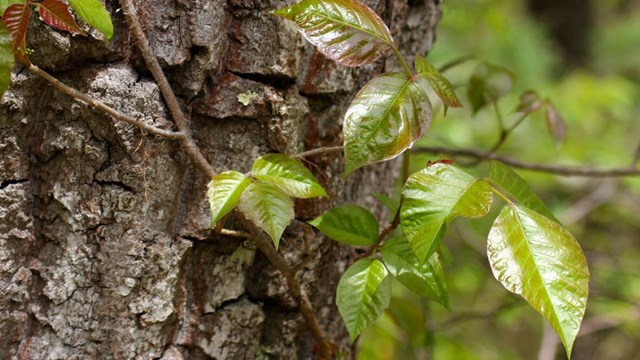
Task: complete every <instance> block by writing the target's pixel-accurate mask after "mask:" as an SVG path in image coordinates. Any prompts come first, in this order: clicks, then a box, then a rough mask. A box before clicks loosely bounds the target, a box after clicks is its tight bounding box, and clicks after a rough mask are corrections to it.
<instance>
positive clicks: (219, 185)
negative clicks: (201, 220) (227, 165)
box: [207, 171, 251, 227]
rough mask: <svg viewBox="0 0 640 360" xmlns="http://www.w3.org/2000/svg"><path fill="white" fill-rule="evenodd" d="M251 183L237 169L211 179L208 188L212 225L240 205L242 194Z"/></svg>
mask: <svg viewBox="0 0 640 360" xmlns="http://www.w3.org/2000/svg"><path fill="white" fill-rule="evenodd" d="M250 183H251V180H249V179H248V178H247V177H246V176H244V175H243V174H241V173H239V172H236V171H226V172H223V173H221V174H218V175H216V176H214V177H213V179H211V182H209V189H208V190H207V197H208V198H209V205H210V206H211V227H214V226H215V224H216V223H217V222H218V221H220V219H222V218H223V217H224V216H225V215H227V214H228V213H229V212H230V211H231V210H233V208H235V207H236V206H237V205H238V202H239V201H240V195H242V192H243V191H244V189H245V188H246V187H247V186H249V184H250Z"/></svg>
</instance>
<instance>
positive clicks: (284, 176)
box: [251, 154, 327, 199]
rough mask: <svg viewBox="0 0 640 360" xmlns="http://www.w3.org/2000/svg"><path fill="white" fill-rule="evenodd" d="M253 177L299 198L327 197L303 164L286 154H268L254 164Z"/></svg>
mask: <svg viewBox="0 0 640 360" xmlns="http://www.w3.org/2000/svg"><path fill="white" fill-rule="evenodd" d="M251 173H252V175H253V176H254V177H255V178H257V179H260V180H262V181H264V182H268V183H271V184H273V185H276V186H277V187H279V188H280V190H282V191H284V192H285V193H286V194H287V195H289V196H293V197H297V198H303V199H306V198H311V197H316V196H327V193H326V192H325V191H324V189H323V188H322V185H320V183H319V182H318V180H317V179H316V178H315V176H313V174H312V173H311V171H309V169H307V168H306V167H304V165H302V163H301V162H299V161H298V160H296V159H294V158H292V157H291V156H288V155H284V154H267V155H264V156H261V157H259V158H258V159H256V161H254V162H253V169H252V170H251Z"/></svg>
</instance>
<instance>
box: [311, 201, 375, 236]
mask: <svg viewBox="0 0 640 360" xmlns="http://www.w3.org/2000/svg"><path fill="white" fill-rule="evenodd" d="M309 224H311V225H313V226H315V227H316V228H317V229H319V230H320V231H321V232H322V233H323V234H325V235H326V236H328V237H330V238H331V239H333V240H335V241H338V242H341V243H343V244H349V245H355V246H365V245H373V244H374V243H375V242H376V240H377V239H378V220H377V219H376V218H375V216H373V214H371V213H370V212H369V210H367V209H365V208H362V207H360V206H356V205H345V206H342V207H339V208H334V209H331V210H329V211H327V212H325V213H324V214H322V215H320V216H319V217H317V218H315V219H314V220H312V221H310V222H309Z"/></svg>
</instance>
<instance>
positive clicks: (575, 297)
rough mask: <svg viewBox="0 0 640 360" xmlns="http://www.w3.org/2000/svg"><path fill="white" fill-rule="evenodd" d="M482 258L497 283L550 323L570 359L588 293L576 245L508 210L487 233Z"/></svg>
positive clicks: (546, 222) (545, 224)
mask: <svg viewBox="0 0 640 360" xmlns="http://www.w3.org/2000/svg"><path fill="white" fill-rule="evenodd" d="M487 253H488V256H489V263H490V264H491V269H492V271H493V275H494V276H495V277H496V279H498V281H500V283H502V285H504V287H505V288H507V290H509V291H511V292H513V293H516V294H519V295H521V296H522V297H523V298H524V299H525V300H527V302H529V304H531V306H532V307H533V308H534V309H536V310H537V311H538V312H539V313H540V314H542V316H544V317H545V318H546V319H547V320H548V321H549V323H551V326H553V328H554V329H555V331H556V333H558V335H559V336H560V339H561V340H562V343H563V344H564V346H565V348H566V350H567V353H568V355H569V357H571V348H572V347H573V342H574V340H575V338H576V336H577V334H578V330H579V329H580V323H581V322H582V318H583V316H584V312H585V309H586V305H587V296H588V291H589V269H588V268H587V262H586V259H585V256H584V254H583V253H582V250H581V249H580V245H579V244H578V242H577V241H576V240H575V239H574V238H573V236H571V234H570V233H569V232H568V231H567V230H565V229H564V228H563V227H562V226H560V225H559V224H558V223H556V222H554V221H552V220H550V219H548V218H546V217H544V216H542V215H540V214H538V213H536V212H535V211H533V210H530V209H527V208H526V207H524V206H520V205H517V204H507V205H505V207H504V208H503V209H502V211H501V212H500V215H499V216H498V218H497V219H496V221H495V223H494V224H493V227H492V228H491V231H490V232H489V240H488V243H487Z"/></svg>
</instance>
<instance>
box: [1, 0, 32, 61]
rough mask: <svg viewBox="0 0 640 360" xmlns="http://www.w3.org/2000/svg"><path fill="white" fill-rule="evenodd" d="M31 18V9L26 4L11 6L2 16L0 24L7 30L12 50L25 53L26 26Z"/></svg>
mask: <svg viewBox="0 0 640 360" xmlns="http://www.w3.org/2000/svg"><path fill="white" fill-rule="evenodd" d="M30 17H31V9H30V8H29V6H28V5H26V4H13V5H11V6H9V7H8V8H7V9H6V10H5V11H4V14H3V15H2V22H3V23H4V25H5V26H6V27H7V29H9V32H10V33H11V37H12V38H13V50H14V51H16V52H22V53H26V51H27V38H26V36H27V26H28V25H29V18H30Z"/></svg>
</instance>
